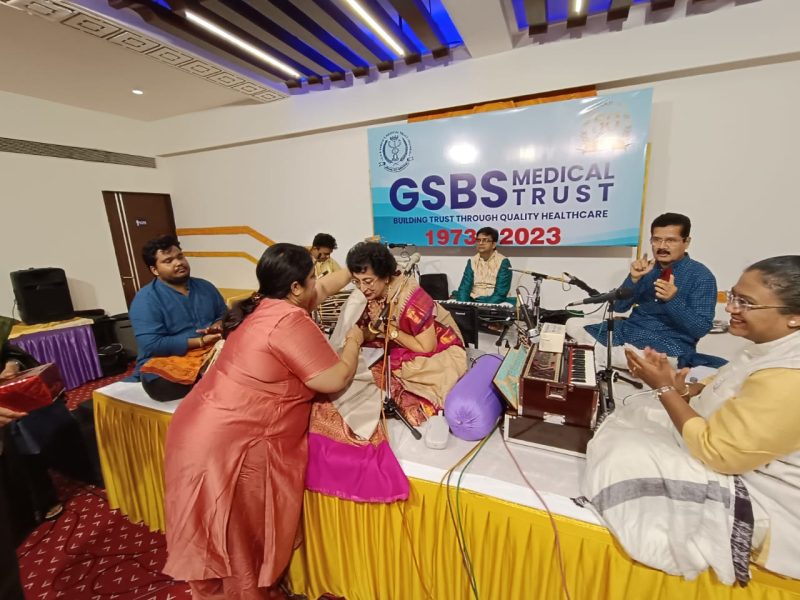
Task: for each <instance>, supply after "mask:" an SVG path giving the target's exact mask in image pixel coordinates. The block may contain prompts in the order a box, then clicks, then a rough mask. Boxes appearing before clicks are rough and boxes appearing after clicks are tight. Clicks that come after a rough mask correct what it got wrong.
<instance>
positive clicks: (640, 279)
mask: <svg viewBox="0 0 800 600" xmlns="http://www.w3.org/2000/svg"><path fill="white" fill-rule="evenodd" d="M691 227H692V223H691V221H690V220H689V217H686V216H685V215H681V214H677V213H665V214H663V215H661V216H659V217H656V219H655V220H654V221H653V223H652V225H651V226H650V236H651V237H650V245H651V248H652V250H653V256H654V258H653V259H648V257H647V254H645V255H644V256H642V258H640V259H638V260H635V261H633V263H632V264H631V268H630V274H629V275H628V277H627V278H625V281H623V282H622V285H621V286H620V287H624V288H629V289H632V290H633V296H632V297H631V298H629V299H626V300H617V301H616V302H614V312H626V311H628V310H629V309H630V308H631V306H634V305H636V306H635V307H634V309H633V311H632V312H631V314H630V316H629V317H628V318H627V319H625V320H622V321H617V322H616V323H615V326H614V339H613V344H614V347H613V348H612V364H613V365H614V366H615V367H620V368H625V367H626V365H627V361H626V360H625V354H624V352H623V349H622V348H621V346H622V345H623V344H631V345H633V346H635V347H637V348H645V347H646V346H649V347H650V348H653V349H654V350H657V351H659V352H663V353H665V354H666V355H667V356H669V357H672V358H673V359H674V360H673V362H681V363H686V362H687V358H688V357H690V356H691V355H692V354H694V353H695V349H696V347H697V342H698V340H699V339H700V338H701V337H703V336H704V335H706V334H707V333H708V332H709V331H710V330H711V325H712V323H713V321H714V311H715V307H716V303H717V281H716V279H715V278H714V275H713V274H712V273H711V271H709V270H708V268H707V267H706V266H705V265H703V264H701V263H699V262H697V261H696V260H693V259H691V258H689V254H688V253H687V249H688V248H689V244H690V243H691V241H692V238H691V237H690V236H689V234H690V232H691ZM596 320H597V319H595V321H596ZM590 322H591V319H570V320H569V321H567V334H569V335H570V337H572V338H573V339H575V340H576V341H577V342H579V343H582V344H591V345H594V344H595V342H597V346H596V347H595V356H596V357H597V358H598V359H600V360H601V361H602V362H605V354H606V349H605V344H606V323H605V322H602V323H596V324H588V323H590Z"/></svg>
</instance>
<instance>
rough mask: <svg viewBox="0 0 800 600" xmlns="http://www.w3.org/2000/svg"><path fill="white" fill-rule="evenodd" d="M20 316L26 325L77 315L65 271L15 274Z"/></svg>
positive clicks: (27, 271)
mask: <svg viewBox="0 0 800 600" xmlns="http://www.w3.org/2000/svg"><path fill="white" fill-rule="evenodd" d="M11 287H12V288H13V290H14V297H15V298H16V300H17V307H18V308H19V316H20V319H22V320H23V321H24V322H25V323H28V324H30V323H49V322H50V321H62V320H64V319H71V318H72V317H74V316H75V309H74V308H73V307H72V296H70V294H69V286H68V285H67V276H66V275H65V274H64V269H56V268H52V267H50V268H45V269H25V270H24V271H14V272H12V273H11Z"/></svg>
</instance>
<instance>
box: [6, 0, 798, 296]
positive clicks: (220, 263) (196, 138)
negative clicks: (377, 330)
mask: <svg viewBox="0 0 800 600" xmlns="http://www.w3.org/2000/svg"><path fill="white" fill-rule="evenodd" d="M798 20H800V2H797V1H796V0H761V1H760V2H755V3H752V4H745V5H742V6H737V7H735V8H730V9H728V10H721V11H718V12H713V13H710V14H708V15H702V16H692V17H687V18H685V19H681V20H678V21H670V22H667V23H662V24H653V25H648V26H645V27H638V28H635V29H631V30H625V31H621V32H617V33H608V34H603V35H596V36H591V37H586V38H584V39H578V40H566V41H561V42H556V43H552V44H547V45H544V46H531V47H528V48H523V49H518V50H513V51H510V52H507V53H503V54H498V55H493V56H488V57H484V58H480V59H472V60H467V61H464V62H462V63H458V64H454V65H450V66H448V67H445V68H441V69H431V70H429V71H425V72H422V73H417V74H411V75H406V76H403V77H398V78H396V79H390V80H386V81H380V82H376V83H373V84H370V85H361V84H359V85H356V86H354V87H352V88H348V89H342V90H330V91H328V92H324V93H318V94H308V95H306V96H299V97H294V98H291V99H288V100H284V101H280V102H276V103H272V104H268V105H264V106H258V107H228V108H224V109H218V110H214V111H207V112H203V113H196V114H191V115H185V116H182V117H176V118H174V119H168V120H164V121H158V122H155V123H147V124H143V123H136V122H133V121H129V120H126V119H120V118H117V117H111V116H109V115H103V114H100V113H92V112H90V111H81V110H79V109H74V108H70V107H66V106H61V105H57V104H53V103H47V102H41V101H38V100H33V99H29V98H22V97H19V96H16V97H14V96H13V95H11V94H0V136H4V137H18V138H23V139H34V140H39V141H48V142H54V143H62V144H73V145H80V146H86V147H94V148H104V149H109V150H115V151H119V152H130V153H135V154H153V153H154V152H157V153H158V154H159V155H164V154H169V153H174V152H186V151H189V152H193V153H191V154H185V155H179V156H171V157H167V158H164V159H162V160H160V161H159V169H158V170H149V169H140V168H132V167H116V166H110V165H98V164H93V163H85V164H84V163H80V162H78V161H67V160H57V159H45V158H37V157H23V156H17V155H12V154H2V153H0V172H1V173H2V179H0V201H2V203H3V207H4V212H6V214H10V215H11V220H13V221H14V222H17V223H20V224H22V225H21V226H20V227H14V228H11V229H12V231H10V232H8V231H7V230H8V229H9V228H8V227H6V228H4V230H6V231H4V235H3V236H2V240H3V241H2V242H0V250H1V251H2V252H1V253H0V256H3V262H4V267H5V263H6V262H7V261H9V260H10V261H12V262H13V264H11V263H9V264H8V268H4V269H3V270H4V271H8V270H11V269H12V268H19V267H27V266H31V265H35V266H47V265H49V264H52V265H54V266H62V267H64V268H66V269H67V270H68V273H69V274H70V276H71V277H72V278H73V280H74V281H75V282H79V281H83V282H86V284H85V285H83V284H80V283H75V284H73V287H75V288H76V289H75V290H74V294H75V298H76V304H77V305H78V306H79V307H80V308H89V307H93V306H102V307H103V308H106V309H107V310H109V311H116V310H122V308H123V307H124V302H123V300H122V293H121V291H120V289H119V284H118V281H117V277H118V274H117V271H116V266H115V264H114V262H113V251H112V247H111V241H110V237H109V233H108V228H107V225H106V222H105V215H104V211H103V208H102V202H101V197H100V191H101V190H103V189H113V190H128V191H133V190H136V191H158V192H172V194H173V204H174V208H175V216H176V221H177V225H178V227H191V226H212V225H242V224H244V225H250V226H252V227H254V228H255V229H258V230H260V231H262V232H263V233H264V234H266V235H268V236H270V237H272V238H275V239H278V240H286V241H292V242H296V243H304V244H308V243H309V242H310V240H311V236H312V235H313V234H314V233H315V232H317V231H320V230H325V231H329V232H331V233H333V234H334V235H335V236H336V237H337V238H338V239H339V242H340V247H341V249H340V251H339V252H338V253H337V255H336V256H337V257H338V258H340V259H343V257H344V253H345V250H346V248H347V247H349V246H350V245H351V244H352V243H353V242H355V241H356V240H358V239H361V238H362V237H363V236H365V235H367V234H370V233H371V232H372V230H371V209H370V201H369V183H368V162H367V156H366V145H367V144H366V127H365V125H366V124H367V123H368V122H376V121H387V120H391V119H403V118H405V115H406V114H407V113H409V112H415V111H420V110H426V109H430V108H437V107H447V106H451V105H458V104H464V103H469V102H480V101H484V100H491V99H495V98H502V97H508V96H513V95H517V94H530V93H534V92H538V91H546V90H552V89H558V88H563V87H569V86H574V85H586V84H592V83H595V84H598V85H600V86H601V87H606V88H608V89H611V90H614V89H626V88H623V87H620V85H621V84H620V83H615V82H619V81H630V80H632V79H634V78H636V79H638V80H640V81H643V82H645V83H642V84H639V85H652V86H653V87H654V88H655V96H654V116H653V123H652V136H651V139H652V143H653V156H652V162H651V176H650V187H649V197H648V204H647V214H646V219H647V221H649V220H650V219H652V218H653V217H654V216H655V215H657V214H659V213H661V212H663V211H665V210H674V211H682V212H686V213H687V214H689V215H690V216H691V217H692V219H693V220H694V222H695V230H694V236H693V237H694V240H695V241H694V245H693V247H692V253H693V255H694V256H695V257H697V258H698V259H700V260H702V261H704V262H706V263H707V264H708V265H709V267H711V268H712V269H713V270H714V271H715V273H716V274H717V275H718V279H719V284H720V287H721V288H725V287H727V286H728V285H730V283H732V281H733V280H734V279H735V278H736V276H737V274H738V272H739V271H740V270H741V268H742V267H743V266H744V265H745V264H747V263H749V262H751V261H752V260H754V259H756V258H761V257H764V256H769V255H773V254H778V253H786V252H797V248H796V243H795V242H794V239H795V229H796V221H797V217H798V209H797V205H796V203H795V199H794V197H795V194H794V192H793V189H794V188H793V185H794V178H793V177H792V175H793V173H792V171H793V167H794V162H795V161H794V156H795V155H796V150H795V145H796V140H797V139H800V135H798V134H800V129H798V127H800V126H799V125H798V123H800V121H799V120H798V119H797V118H796V116H795V114H796V113H795V111H796V109H795V104H796V101H795V99H796V98H798V97H800V62H798V57H800V36H798V35H797V31H796V23H797V22H798ZM748 61H750V62H749V63H748ZM750 63H753V64H755V63H759V64H761V65H762V66H745V65H746V64H750ZM698 68H705V69H706V70H707V71H708V73H706V74H702V75H693V76H683V77H681V76H680V72H683V71H682V70H684V69H694V70H696V69H698ZM692 72H696V71H692ZM647 81H654V82H655V83H649V84H648V83H646V82H647ZM604 82H607V83H605V84H604ZM323 129H324V130H325V131H324V132H321V133H320V131H321V130H323ZM287 136H288V137H287ZM264 139H267V140H272V141H264V142H261V143H259V141H260V140H264ZM222 144H242V145H238V146H234V147H231V148H228V149H224V150H213V151H202V149H203V148H206V147H211V146H217V145H222ZM790 161H792V163H791V164H790ZM12 200H14V203H13V204H12ZM6 207H8V209H7V211H5V209H6ZM7 219H8V217H7V218H6V220H7ZM4 222H5V220H4ZM33 223H37V225H35V226H34V225H33ZM39 232H41V233H39ZM70 236H72V237H70ZM184 247H185V248H186V249H187V250H246V251H248V252H250V253H251V254H253V255H255V256H257V255H258V254H259V253H260V252H261V250H262V248H261V247H260V245H259V244H258V243H256V242H254V241H251V240H245V241H242V240H241V239H238V238H237V237H234V236H230V237H220V238H200V237H191V238H186V239H185V240H184ZM435 252H436V253H435V254H433V252H430V253H428V255H427V256H426V259H425V261H424V262H423V265H422V270H423V272H434V271H444V272H446V273H448V275H449V278H450V283H451V287H452V286H455V285H456V284H457V282H458V279H459V277H460V273H461V270H462V268H463V264H464V259H465V257H466V255H467V252H466V250H437V251H435ZM25 253H27V254H25ZM508 254H509V255H510V256H511V258H512V261H513V263H514V264H515V266H516V267H518V268H526V267H528V268H532V269H535V270H537V271H544V272H548V273H558V272H561V271H563V270H567V271H570V272H572V273H574V274H576V275H578V276H581V277H583V278H584V279H586V280H587V281H588V282H589V283H590V284H592V285H594V287H597V288H610V287H612V286H613V285H615V284H616V283H617V282H618V281H619V280H620V279H621V278H622V277H623V276H624V274H625V272H626V271H627V264H628V262H629V260H630V257H631V252H630V250H628V249H606V250H602V249H568V248H565V249H559V248H548V249H542V250H537V251H536V252H535V253H533V252H531V251H530V250H527V249H520V250H509V251H508ZM56 261H58V262H56ZM192 264H193V268H194V273H195V274H196V275H199V276H202V277H206V278H208V279H210V280H212V281H214V282H215V283H216V284H217V285H220V286H225V287H247V286H251V285H253V284H254V278H253V271H254V269H253V265H252V264H250V263H249V262H246V261H244V260H242V259H199V258H197V259H194V260H193V261H192ZM523 283H525V282H524V281H523ZM545 286H546V287H545V304H546V305H547V306H549V307H556V306H560V305H562V304H563V303H564V302H566V301H569V300H570V299H572V298H574V297H576V296H577V295H578V294H576V293H574V292H572V293H564V292H562V291H561V290H560V286H559V284H557V283H555V282H546V283H545ZM10 297H11V296H10V290H9V288H8V282H7V281H4V280H3V279H2V277H0V310H5V309H3V308H2V307H3V306H4V305H5V306H7V305H8V303H10ZM3 303H5V304H3Z"/></svg>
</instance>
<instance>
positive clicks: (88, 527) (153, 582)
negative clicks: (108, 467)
mask: <svg viewBox="0 0 800 600" xmlns="http://www.w3.org/2000/svg"><path fill="white" fill-rule="evenodd" d="M132 370H133V364H131V366H130V368H129V369H128V371H126V372H125V373H123V374H121V375H115V376H112V377H106V378H103V379H98V380H96V381H92V382H90V383H87V384H85V385H83V386H81V387H79V388H76V389H74V390H72V391H70V392H68V393H67V405H68V406H69V408H70V409H74V408H75V407H76V406H77V405H78V404H80V403H82V402H85V401H87V400H89V399H90V398H91V397H92V391H94V390H96V389H97V388H99V387H102V386H104V385H108V384H110V383H113V382H115V381H118V380H120V379H122V378H123V377H127V376H128V375H129V374H130V372H131V371H132ZM54 482H55V483H56V487H57V488H58V493H59V497H60V498H61V501H62V503H63V504H64V512H63V513H61V515H60V516H59V517H58V519H56V520H54V521H48V522H45V523H43V524H42V525H40V526H39V527H38V528H37V529H36V530H35V531H34V532H33V533H32V534H31V535H30V536H29V537H28V539H27V540H25V542H24V543H23V544H22V545H21V546H20V547H19V548H18V549H17V556H18V558H19V567H20V577H21V579H22V585H23V588H24V590H25V598H26V599H27V600H54V599H56V598H63V599H64V600H179V599H181V600H182V599H184V598H191V597H192V595H191V592H190V590H189V586H188V585H187V584H185V583H183V582H179V581H174V580H173V579H171V578H170V577H168V576H167V575H164V574H163V573H162V572H161V568H162V567H163V566H164V562H165V561H166V558H167V549H166V545H165V541H164V535H163V534H160V533H151V532H150V531H149V530H148V529H147V528H146V527H145V526H143V525H134V524H132V523H131V522H130V521H128V519H127V518H125V517H124V516H123V515H121V514H120V513H118V512H117V511H115V510H111V509H110V508H109V507H108V504H107V502H106V498H105V492H104V491H103V490H102V489H99V488H96V487H94V486H87V485H83V484H77V483H75V482H72V481H70V480H65V479H64V478H62V477H59V476H58V475H55V476H54ZM322 599H329V600H336V599H337V597H336V596H330V595H324V596H322V597H321V599H320V600H322ZM0 600H2V599H0ZM339 600H345V599H344V598H341V599H339Z"/></svg>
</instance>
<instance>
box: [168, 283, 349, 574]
mask: <svg viewBox="0 0 800 600" xmlns="http://www.w3.org/2000/svg"><path fill="white" fill-rule="evenodd" d="M338 360H339V358H338V356H337V355H336V353H335V352H334V351H333V349H332V348H331V346H330V345H329V344H328V341H327V340H326V339H325V337H324V335H323V334H322V332H321V331H320V330H319V328H317V326H316V325H315V324H314V322H313V321H312V320H311V317H310V316H309V315H308V313H307V312H306V311H304V310H303V309H301V308H298V307H295V306H292V305H290V304H289V303H288V302H286V301H284V300H272V299H264V300H262V301H261V303H260V304H259V305H258V307H257V308H256V309H255V311H253V313H252V314H251V315H249V316H248V317H247V318H246V319H245V321H244V322H243V323H242V324H241V325H240V326H239V327H238V328H237V329H236V330H235V331H233V332H232V333H231V335H230V336H229V337H228V339H227V340H226V342H225V346H224V347H223V349H222V353H221V354H220V356H219V358H218V359H217V361H216V362H215V363H214V365H213V366H212V367H211V368H210V369H209V370H208V372H207V373H206V374H205V375H204V376H203V378H202V379H201V380H200V382H199V383H198V384H197V385H196V386H195V387H194V389H192V391H191V392H190V393H189V395H188V396H186V398H184V400H183V401H182V402H181V405H180V406H179V407H178V410H177V411H176V412H175V416H174V417H173V419H172V423H171V425H170V427H169V430H168V432H167V441H166V452H165V453H166V459H165V482H166V494H165V496H166V497H165V513H166V525H167V550H168V552H169V556H168V558H167V564H166V566H165V567H164V572H165V573H167V574H169V575H170V576H172V577H174V578H175V579H183V580H188V581H197V580H205V579H221V578H226V577H231V576H234V575H236V576H237V577H243V575H242V574H241V573H244V572H247V571H249V572H251V573H254V575H253V577H255V578H257V581H256V582H255V583H256V585H257V586H258V587H262V588H263V587H268V586H270V585H272V584H273V583H275V582H276V581H277V579H278V578H279V577H280V575H281V574H282V573H283V571H284V570H285V569H286V567H287V565H288V564H289V559H290V557H291V554H292V548H293V543H294V541H295V536H296V534H297V530H298V526H299V523H300V514H301V508H302V504H303V488H304V480H305V471H306V463H307V460H308V445H307V432H308V419H309V412H310V409H311V403H310V400H311V398H312V397H313V392H312V391H311V390H310V389H308V388H307V387H306V386H305V385H304V383H303V382H305V381H308V380H309V379H311V378H313V377H315V376H316V375H318V374H320V373H321V372H323V371H325V370H327V369H329V368H331V367H333V366H334V365H336V363H337V362H338ZM262 446H263V447H264V449H265V451H264V452H263V453H262V452H261V451H259V452H258V454H259V456H260V457H261V458H260V460H263V470H264V472H265V473H266V478H265V480H264V481H260V482H259V481H258V480H257V478H249V479H248V480H243V478H242V474H243V470H242V468H243V464H244V463H245V459H246V458H247V457H248V453H249V452H250V451H252V450H254V449H256V448H261V447H262ZM250 458H253V457H250ZM247 481H249V482H250V483H249V484H247ZM243 486H244V487H247V490H246V491H243ZM234 492H235V493H234ZM252 502H256V503H257V504H259V505H260V506H262V510H263V515H264V526H263V527H259V528H257V530H253V529H252V528H250V527H240V526H238V525H237V523H238V520H237V519H235V518H232V517H231V515H233V514H234V513H236V514H238V513H240V512H244V513H248V514H250V513H251V512H252V508H251V509H250V510H248V506H252V505H251V504H250V503H252ZM255 538H258V543H253V540H254V539H255ZM244 548H247V549H249V552H250V553H251V554H250V555H248V556H244V555H243V552H245V550H243V549H244ZM242 564H245V565H247V564H255V567H245V568H244V569H242V568H240V566H241V565H242ZM227 583H228V582H226V584H227ZM239 583H240V585H241V587H242V589H245V588H247V587H248V586H250V587H251V588H252V585H253V582H242V581H240V582H239Z"/></svg>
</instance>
